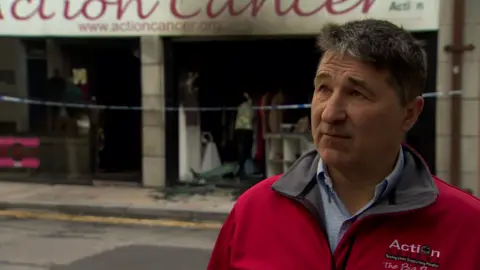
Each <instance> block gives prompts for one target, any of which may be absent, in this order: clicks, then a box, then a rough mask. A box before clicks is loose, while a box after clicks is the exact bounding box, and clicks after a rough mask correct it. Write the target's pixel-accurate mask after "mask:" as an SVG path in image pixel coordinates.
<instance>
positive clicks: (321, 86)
mask: <svg viewBox="0 0 480 270" xmlns="http://www.w3.org/2000/svg"><path fill="white" fill-rule="evenodd" d="M326 90H328V88H327V87H326V86H325V85H320V86H319V87H318V88H317V92H324V91H326Z"/></svg>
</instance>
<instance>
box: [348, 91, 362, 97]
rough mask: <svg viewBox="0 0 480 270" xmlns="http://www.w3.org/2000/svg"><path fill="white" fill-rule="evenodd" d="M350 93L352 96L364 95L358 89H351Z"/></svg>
mask: <svg viewBox="0 0 480 270" xmlns="http://www.w3.org/2000/svg"><path fill="white" fill-rule="evenodd" d="M351 95H352V96H354V97H364V95H363V94H362V93H361V92H360V91H357V90H353V91H352V92H351Z"/></svg>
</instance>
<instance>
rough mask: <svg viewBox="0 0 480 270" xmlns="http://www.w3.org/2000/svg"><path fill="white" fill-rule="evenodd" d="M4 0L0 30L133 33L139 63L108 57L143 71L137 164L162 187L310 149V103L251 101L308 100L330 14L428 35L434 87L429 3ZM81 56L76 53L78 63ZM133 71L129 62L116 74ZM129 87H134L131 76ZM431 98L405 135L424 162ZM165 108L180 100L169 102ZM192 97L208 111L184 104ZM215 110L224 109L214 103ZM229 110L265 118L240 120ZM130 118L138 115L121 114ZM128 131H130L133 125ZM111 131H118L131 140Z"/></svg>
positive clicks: (266, 164) (263, 166)
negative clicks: (320, 35)
mask: <svg viewBox="0 0 480 270" xmlns="http://www.w3.org/2000/svg"><path fill="white" fill-rule="evenodd" d="M7 2H8V3H7V4H3V5H2V6H1V7H0V20H3V21H4V22H5V23H3V24H1V25H0V34H1V35H4V36H16V37H37V38H48V39H49V40H54V39H55V40H56V41H55V42H57V41H58V42H57V43H62V42H60V41H59V40H60V39H61V40H65V39H73V38H75V39H79V38H82V39H83V41H82V42H85V41H88V43H92V44H93V43H98V42H99V38H108V39H113V38H122V39H127V38H138V37H140V40H139V42H138V41H137V42H138V43H137V44H138V45H136V46H132V47H129V48H128V50H129V51H130V52H131V53H132V55H135V53H137V52H138V55H137V56H138V57H137V62H136V63H134V58H132V59H130V60H131V61H132V62H119V61H113V60H115V57H114V56H112V57H113V58H112V59H113V60H112V59H111V63H112V65H114V66H115V68H120V69H124V70H126V69H127V65H128V68H130V67H131V66H135V65H137V67H138V70H139V74H138V80H139V85H140V86H139V87H138V88H137V89H138V90H137V91H138V93H137V94H138V103H137V104H138V105H141V106H142V107H143V108H144V109H145V110H143V111H142V113H141V116H140V115H139V116H138V117H141V121H138V127H137V128H136V129H137V130H138V129H140V130H139V132H140V131H141V136H139V138H138V142H139V145H140V146H139V148H140V149H141V154H139V156H140V162H139V164H141V165H139V167H141V171H142V183H143V185H144V186H165V185H168V184H174V183H175V182H177V179H178V180H180V181H182V180H186V181H191V180H194V179H198V174H201V173H202V172H203V171H204V170H205V169H206V168H214V167H215V166H217V167H218V165H222V164H223V165H225V164H231V163H238V161H239V160H255V158H254V157H256V158H257V162H251V164H253V165H249V166H247V167H249V168H248V170H249V173H252V172H259V173H261V174H274V173H280V172H283V171H284V170H285V169H287V168H288V166H289V164H290V163H291V162H292V161H293V159H294V158H295V157H297V156H298V154H300V152H301V151H302V149H307V148H308V147H311V146H310V144H309V143H308V141H309V140H308V136H305V133H307V130H306V127H305V124H302V123H305V122H306V119H308V114H309V112H308V109H295V110H275V111H257V110H253V111H252V110H251V108H249V106H253V105H255V106H256V105H265V106H269V105H274V106H277V105H291V104H308V103H309V101H310V97H311V93H312V89H311V88H312V86H311V84H312V78H313V75H314V72H315V68H316V65H317V61H318V59H319V57H320V56H321V53H320V52H318V51H317V49H316V48H315V34H316V32H317V31H318V29H319V28H320V27H321V26H322V25H323V24H325V23H328V22H344V21H347V20H351V19H360V18H366V17H371V18H377V19H386V20H391V21H392V22H394V23H396V24H399V25H402V26H403V27H405V28H406V29H409V30H411V31H412V32H414V34H415V35H416V36H417V37H418V38H419V39H422V40H424V41H425V43H426V44H427V45H426V46H427V50H428V54H429V64H430V70H431V72H430V74H429V84H428V87H427V89H426V92H435V91H436V68H435V67H436V56H437V35H438V34H437V30H438V27H439V23H438V13H439V2H438V1H437V0H422V1H416V2H413V1H393V0H388V1H374V0H346V1H335V0H324V1H312V0H263V1H256V0H250V1H236V0H188V1H186V0H183V1H178V0H170V1H157V0H129V1H126V0H114V1H104V0H97V1H87V0H82V1H63V2H62V3H58V1H54V0H37V1H22V0H9V1H7ZM7 22H8V23H7ZM87 38H88V39H87ZM113 43H114V42H113ZM62 44H63V45H62V46H63V47H64V48H66V47H68V48H70V49H69V51H70V52H72V51H75V50H80V51H83V48H82V46H81V45H80V46H78V45H75V44H84V47H87V44H86V43H81V42H80V43H78V42H77V41H74V40H73V41H72V40H70V41H68V42H65V41H63V43H62ZM119 44H120V43H119ZM62 46H61V47H62ZM119 46H120V45H119ZM114 47H115V45H114ZM117 47H118V46H117ZM112 48H113V47H112ZM137 48H138V50H137ZM64 52H65V49H63V55H65V53H64ZM72 54H77V55H78V54H79V53H72ZM61 55H62V54H61ZM81 60H82V59H78V57H77V60H75V61H77V62H82V61H81ZM47 62H49V63H50V62H52V59H47ZM70 65H71V63H70ZM112 68H113V67H109V66H108V65H105V66H104V67H103V69H112ZM135 76H137V75H135V71H134V70H133V69H132V71H131V72H124V73H118V75H117V76H116V78H115V76H113V77H112V80H115V79H120V78H121V77H132V78H133V77H135ZM104 85H105V87H107V88H108V87H109V85H108V83H105V84H104ZM122 86H123V85H121V84H117V86H116V87H115V88H118V89H117V90H116V91H119V92H118V93H113V92H109V93H111V94H109V95H110V96H112V95H119V93H120V92H122V93H123V92H125V91H127V90H125V89H123V87H122ZM129 88H132V89H133V88H135V87H134V86H133V84H132V86H131V87H129ZM130 90H131V89H130ZM134 92H135V91H133V92H132V97H133V96H134V95H135V93H134ZM125 96H127V95H125ZM127 99H128V100H133V99H134V98H130V99H129V98H126V99H124V100H123V101H124V102H126V103H127V101H128V100H127ZM435 104H436V100H435V99H434V98H433V99H429V100H428V101H427V106H426V109H425V112H424V114H423V116H422V117H423V118H422V120H421V121H420V124H419V125H417V127H415V129H416V130H414V131H412V133H411V135H409V138H407V141H408V142H409V143H410V144H412V145H413V146H414V147H416V148H417V149H418V150H419V151H420V152H421V153H422V154H424V155H425V157H426V159H427V161H428V162H429V163H430V164H431V166H432V168H433V167H434V160H435V151H434V149H435V126H434V123H435ZM115 105H129V104H115ZM2 106H3V105H2ZM129 106H132V105H131V104H130V105H129ZM165 106H167V107H172V108H176V109H175V110H174V109H169V110H165ZM192 106H193V107H211V108H213V109H211V110H210V111H202V112H199V111H189V110H184V109H183V108H184V107H192ZM222 107H224V108H225V109H219V108H222ZM226 107H228V108H226ZM237 108H239V110H240V111H241V112H242V113H246V114H247V115H248V114H250V115H255V116H256V117H255V118H256V119H262V121H261V122H260V121H255V122H251V123H243V124H242V123H240V124H239V122H242V121H240V120H238V118H239V117H238V116H239V114H240V113H239V111H237ZM240 108H241V109H240ZM127 118H128V117H127ZM132 119H133V118H132ZM139 119H140V118H139ZM132 121H133V122H135V121H136V120H129V121H128V122H129V123H132ZM120 122H121V121H120ZM307 122H308V121H307ZM120 126H121V125H120ZM124 128H125V129H128V130H131V129H135V127H134V126H133V125H132V126H128V127H127V126H124ZM117 130H118V131H116V133H118V134H114V135H113V136H114V137H119V138H122V139H123V140H125V136H127V137H132V138H133V137H135V136H134V135H127V134H130V133H125V132H124V131H122V130H121V128H119V129H117ZM132 134H133V133H132ZM139 134H140V133H139ZM252 135H253V137H252ZM249 138H251V139H249ZM202 139H203V140H202ZM127 140H128V138H127ZM206 142H210V143H209V144H208V143H206ZM424 142H429V143H428V144H430V143H431V144H432V145H428V146H427V145H426V144H425V143H424ZM127 143H128V142H127ZM212 143H213V144H214V145H215V148H216V149H217V150H216V151H217V152H218V155H216V156H218V158H211V159H212V160H213V161H212V162H210V163H211V164H210V165H208V164H207V165H208V166H207V165H205V164H203V165H202V163H204V162H203V161H204V156H205V152H206V151H205V145H210V146H211V145H212ZM132 144H134V143H132ZM240 145H241V147H240ZM262 145H264V146H262ZM252 149H253V150H252ZM214 152H215V151H214ZM247 153H248V154H247ZM272 153H273V154H272ZM121 155H132V154H131V153H130V154H129V153H120V152H118V153H117V152H116V154H115V155H114V156H117V157H118V156H121ZM214 156H215V155H214ZM240 163H242V162H240ZM212 164H213V165H212ZM214 165H215V166H214ZM212 166H213V167H212ZM227 171H228V170H227ZM242 171H243V170H242ZM200 178H202V177H200Z"/></svg>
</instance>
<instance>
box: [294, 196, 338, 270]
mask: <svg viewBox="0 0 480 270" xmlns="http://www.w3.org/2000/svg"><path fill="white" fill-rule="evenodd" d="M294 199H295V200H296V201H298V202H299V203H301V204H302V205H303V206H305V208H307V210H308V211H309V212H310V213H311V214H312V215H313V217H314V218H315V220H316V221H317V224H318V226H319V227H320V231H321V233H322V234H323V237H324V238H325V241H326V242H327V246H328V251H329V252H330V264H331V268H330V269H331V270H340V269H337V265H336V263H335V255H334V254H333V252H332V250H331V249H330V243H329V242H328V233H327V228H325V223H324V222H323V220H322V217H321V216H320V215H319V213H318V211H317V208H316V207H315V205H313V204H312V203H311V202H310V201H309V200H307V199H299V198H296V197H295V198H294ZM342 270H343V269H342Z"/></svg>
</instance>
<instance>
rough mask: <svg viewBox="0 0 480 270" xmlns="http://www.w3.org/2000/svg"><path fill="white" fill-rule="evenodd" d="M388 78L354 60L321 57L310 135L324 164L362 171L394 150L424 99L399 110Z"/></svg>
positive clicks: (395, 95)
mask: <svg viewBox="0 0 480 270" xmlns="http://www.w3.org/2000/svg"><path fill="white" fill-rule="evenodd" d="M388 76H389V74H388V72H387V71H380V70H377V69H375V68H374V67H372V66H370V65H368V64H365V63H363V62H361V61H358V60H356V59H355V58H352V57H349V56H346V55H344V56H343V57H341V56H340V55H338V54H335V53H332V52H326V53H325V55H324V57H323V58H322V60H321V62H320V64H319V67H318V70H317V74H316V77H315V93H314V95H313V99H312V110H311V114H312V117H311V119H312V135H313V138H314V142H315V145H316V148H317V150H318V152H319V154H320V157H321V158H322V160H323V162H325V164H327V165H330V166H334V167H338V166H340V167H351V166H357V165H358V166H362V164H368V163H369V162H375V161H376V160H378V159H379V157H380V158H381V157H382V154H385V153H388V152H390V151H396V150H395V149H397V150H398V148H399V146H400V143H401V142H402V140H403V136H404V134H405V132H407V131H408V130H409V129H410V128H411V127H412V126H413V125H414V123H415V121H416V120H417V118H418V115H419V114H420V112H421V110H422V107H423V99H422V98H421V97H418V98H416V99H415V100H413V101H411V102H409V103H408V104H406V105H404V106H402V105H401V103H400V100H399V98H398V95H397V93H396V91H395V89H394V88H393V87H392V86H390V84H389V83H388Z"/></svg>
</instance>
